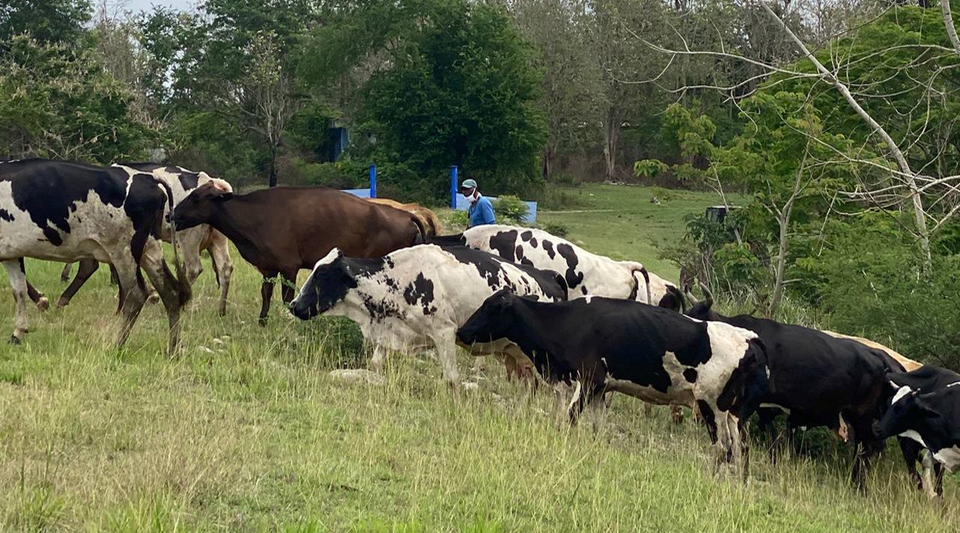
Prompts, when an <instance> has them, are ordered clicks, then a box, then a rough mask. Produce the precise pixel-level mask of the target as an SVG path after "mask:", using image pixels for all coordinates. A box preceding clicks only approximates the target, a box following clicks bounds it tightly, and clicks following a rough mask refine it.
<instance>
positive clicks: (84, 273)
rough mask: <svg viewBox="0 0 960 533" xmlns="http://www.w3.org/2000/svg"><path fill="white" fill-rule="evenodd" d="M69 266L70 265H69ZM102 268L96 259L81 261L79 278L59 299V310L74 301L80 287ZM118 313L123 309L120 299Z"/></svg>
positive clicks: (78, 272) (75, 279)
mask: <svg viewBox="0 0 960 533" xmlns="http://www.w3.org/2000/svg"><path fill="white" fill-rule="evenodd" d="M68 266H69V265H68ZM98 268H100V262H99V261H97V260H96V259H83V260H81V261H80V266H79V267H78V268H77V277H75V278H73V281H72V282H70V285H68V286H67V288H66V290H64V291H63V294H61V295H60V298H58V299H57V308H59V309H62V308H64V307H66V306H67V304H69V303H70V300H72V299H73V296H74V295H75V294H77V291H79V290H80V287H82V286H83V284H84V283H86V282H87V280H88V279H90V276H93V273H94V272H96V271H97V269H98ZM118 301H119V303H118V305H117V312H118V313H119V312H120V310H121V309H122V308H123V302H122V301H120V299H119V298H118Z"/></svg>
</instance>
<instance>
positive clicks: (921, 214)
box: [760, 2, 949, 273]
mask: <svg viewBox="0 0 960 533" xmlns="http://www.w3.org/2000/svg"><path fill="white" fill-rule="evenodd" d="M760 5H761V6H763V9H764V10H766V11H767V13H769V14H770V16H771V17H773V18H774V19H776V20H777V22H779V23H780V26H781V27H782V28H783V31H784V32H786V33H787V35H788V36H790V38H791V39H792V40H793V42H794V43H796V45H797V46H798V47H799V48H800V51H801V52H803V55H804V57H806V58H807V59H809V60H810V61H811V62H812V63H813V65H814V66H815V67H816V68H817V71H818V72H820V74H821V75H822V76H823V77H824V78H825V79H826V80H827V81H828V82H830V83H831V84H832V85H833V86H834V87H835V88H836V89H837V91H839V92H840V94H841V95H842V96H843V98H844V100H846V101H847V103H848V104H849V105H850V107H852V108H853V110H854V111H855V112H856V113H857V115H859V116H860V118H861V119H863V121H864V122H866V123H867V125H868V126H870V129H871V130H873V132H874V133H876V134H877V135H879V136H880V138H881V139H883V142H884V143H885V144H886V145H887V149H888V150H889V151H890V154H891V155H892V156H893V158H894V160H895V161H896V162H897V166H898V167H899V168H900V172H901V173H902V174H903V177H904V179H905V180H906V182H907V188H909V189H910V200H911V201H912V202H913V211H914V218H915V220H916V224H917V239H918V240H919V241H920V248H921V251H922V252H923V262H924V268H925V270H926V271H927V272H928V273H929V271H930V269H931V266H932V262H933V258H932V255H931V253H930V232H929V230H928V229H927V216H926V211H925V209H924V206H923V199H922V198H921V196H920V190H919V187H918V186H917V181H916V175H915V174H914V173H913V171H912V170H911V169H910V164H909V163H908V162H907V158H906V156H904V155H903V152H902V151H901V150H900V147H899V146H897V143H896V141H894V140H893V137H891V136H890V134H889V133H887V130H885V129H884V128H883V126H881V125H880V124H879V123H877V121H876V120H874V119H873V117H871V116H870V114H869V113H867V111H866V110H865V109H863V107H862V106H861V105H860V104H859V103H858V102H857V99H856V98H854V97H853V95H852V94H851V93H850V89H848V88H847V86H846V85H844V84H843V83H842V82H841V81H840V80H839V79H837V77H836V76H834V74H833V73H832V72H830V71H829V70H827V68H826V67H824V66H823V64H822V63H820V61H819V60H818V59H817V58H816V56H814V55H813V54H811V53H810V50H808V49H807V47H806V45H804V44H803V41H801V40H800V38H799V37H797V35H796V34H795V33H793V31H792V30H791V29H790V28H789V27H787V25H786V24H785V23H784V22H783V20H781V19H780V17H778V16H777V15H776V13H774V12H773V10H772V9H770V7H769V6H768V5H767V4H766V3H764V2H760ZM948 9H949V8H948Z"/></svg>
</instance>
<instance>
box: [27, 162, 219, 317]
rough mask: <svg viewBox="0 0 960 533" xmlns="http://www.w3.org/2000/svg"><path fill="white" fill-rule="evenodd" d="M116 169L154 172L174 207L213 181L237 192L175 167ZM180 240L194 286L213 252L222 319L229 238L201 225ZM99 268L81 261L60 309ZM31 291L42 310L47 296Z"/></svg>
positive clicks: (66, 270) (95, 263)
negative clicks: (205, 255) (206, 256)
mask: <svg viewBox="0 0 960 533" xmlns="http://www.w3.org/2000/svg"><path fill="white" fill-rule="evenodd" d="M114 166H116V167H120V168H125V169H132V170H134V171H137V172H145V173H150V174H152V175H153V176H154V177H156V178H158V179H160V180H163V181H164V183H166V184H167V186H168V187H169V188H170V191H171V192H172V194H173V205H174V206H176V205H178V204H179V203H180V202H181V201H183V199H184V198H186V197H187V195H188V194H190V193H191V192H192V191H193V190H194V189H196V188H197V187H199V186H200V185H203V184H205V183H207V182H213V183H214V184H216V186H217V187H218V189H220V190H223V191H226V192H233V187H231V186H230V184H229V183H227V182H226V181H224V180H221V179H217V178H212V177H210V175H208V174H207V173H206V172H193V171H190V170H187V169H185V168H181V167H178V166H174V165H158V164H156V163H125V164H122V165H114ZM161 238H162V239H163V240H164V241H167V242H172V238H173V236H172V235H171V232H170V230H169V229H168V228H167V227H166V226H164V228H163V231H162V232H161ZM177 241H178V242H179V245H180V250H181V252H182V255H183V267H184V270H185V271H186V275H187V282H188V283H190V285H193V283H194V282H195V281H196V280H197V277H199V276H200V273H201V272H202V270H203V267H202V263H201V261H200V253H201V252H203V251H204V250H206V251H208V252H209V253H210V260H211V262H212V263H213V268H214V272H215V274H216V276H217V283H219V285H220V305H219V314H220V316H223V315H225V314H226V309H227V293H228V292H229V290H230V278H231V276H232V273H233V261H232V260H231V259H230V247H229V245H228V242H227V238H226V237H225V236H224V235H223V234H222V233H220V232H219V231H217V230H215V229H213V228H212V227H210V226H208V225H207V224H201V225H199V226H196V227H192V228H188V229H185V230H182V231H180V232H178V233H177ZM99 266H100V263H99V262H98V261H95V260H93V259H87V260H83V261H81V262H80V266H79V268H78V270H77V276H76V277H75V278H74V279H73V282H72V283H70V285H69V286H68V287H67V289H66V290H65V291H64V292H63V294H62V295H61V296H60V298H59V299H58V300H57V307H64V306H66V305H67V304H69V303H70V300H71V299H72V298H73V296H74V295H75V294H76V293H77V291H78V290H80V287H82V286H83V284H84V283H86V281H87V280H88V279H90V277H91V276H92V275H93V274H94V272H96V271H97V269H98V268H99ZM69 275H70V264H69V263H68V264H67V265H66V266H65V267H64V271H63V273H62V274H61V278H62V279H64V280H66V279H68V278H69ZM30 288H31V295H30V297H31V299H32V300H33V301H34V302H36V303H37V305H38V307H41V306H42V303H41V300H40V298H42V297H43V295H42V294H41V293H39V291H36V290H35V289H33V288H32V287H30Z"/></svg>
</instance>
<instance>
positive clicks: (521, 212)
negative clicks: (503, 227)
mask: <svg viewBox="0 0 960 533" xmlns="http://www.w3.org/2000/svg"><path fill="white" fill-rule="evenodd" d="M493 211H494V213H496V216H497V222H498V223H500V224H510V225H517V224H521V223H523V219H524V218H525V217H526V216H527V212H528V210H527V204H526V203H525V202H524V201H523V200H521V199H520V198H518V197H516V196H513V195H511V194H507V195H504V196H501V197H499V198H497V201H496V203H495V204H494V205H493Z"/></svg>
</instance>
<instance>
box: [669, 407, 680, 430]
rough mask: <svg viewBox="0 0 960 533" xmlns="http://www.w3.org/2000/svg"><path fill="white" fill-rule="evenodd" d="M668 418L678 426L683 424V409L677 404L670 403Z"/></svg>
mask: <svg viewBox="0 0 960 533" xmlns="http://www.w3.org/2000/svg"><path fill="white" fill-rule="evenodd" d="M670 419H671V420H673V423H674V424H676V425H678V426H679V425H680V424H683V409H681V408H680V406H679V405H670Z"/></svg>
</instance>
